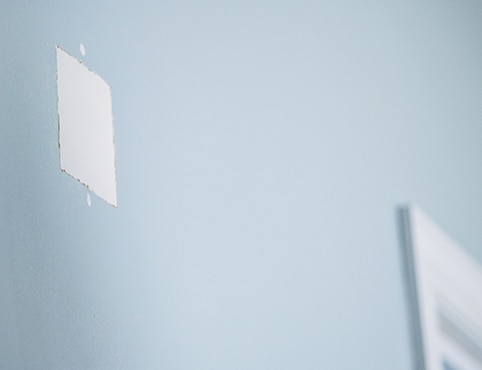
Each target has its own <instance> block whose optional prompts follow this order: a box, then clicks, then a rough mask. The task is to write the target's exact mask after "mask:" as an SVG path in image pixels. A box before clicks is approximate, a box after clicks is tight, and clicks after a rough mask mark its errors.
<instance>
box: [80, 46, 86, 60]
mask: <svg viewBox="0 0 482 370" xmlns="http://www.w3.org/2000/svg"><path fill="white" fill-rule="evenodd" d="M79 49H80V54H82V56H83V57H85V46H84V44H80V47H79Z"/></svg>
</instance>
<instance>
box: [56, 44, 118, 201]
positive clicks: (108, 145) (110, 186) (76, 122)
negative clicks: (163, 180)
mask: <svg viewBox="0 0 482 370" xmlns="http://www.w3.org/2000/svg"><path fill="white" fill-rule="evenodd" d="M57 92H58V110H59V148H60V165H61V168H62V170H63V171H65V172H66V173H68V174H69V175H71V176H73V177H74V178H76V179H77V180H79V181H80V182H81V183H82V184H84V185H85V186H86V187H87V188H88V189H89V190H91V191H93V192H94V193H95V194H97V195H98V196H100V197H101V198H103V199H104V200H105V201H106V202H108V203H109V204H111V205H113V206H115V207H117V192H116V176H115V148H114V130H113V126H112V99H111V92H110V87H109V85H107V83H106V82H105V81H104V80H103V79H102V78H101V77H100V76H98V75H97V74H95V73H94V72H93V71H91V70H89V69H88V68H87V67H85V66H84V65H83V64H82V62H80V61H78V60H77V59H76V58H74V57H72V56H70V55H69V54H67V53H66V52H65V51H64V50H62V49H61V48H60V47H58V46H57Z"/></svg>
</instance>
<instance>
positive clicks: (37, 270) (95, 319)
mask: <svg viewBox="0 0 482 370" xmlns="http://www.w3.org/2000/svg"><path fill="white" fill-rule="evenodd" d="M481 40H482V2H480V1H479V0H461V1H452V0H450V1H449V0H439V1H435V0H428V1H410V0H409V1H381V0H379V1H376V0H373V1H355V0H351V1H349V0H345V1H343V0H342V1H321V0H320V1H308V0H302V1H264V0H261V1H215V0H207V1H182V0H181V1H156V2H154V1H152V2H139V1H132V2H130V4H129V5H121V2H116V1H99V2H82V1H57V2H54V1H50V2H48V1H45V2H33V1H32V2H26V1H21V0H20V1H15V2H14V1H10V2H9V1H6V0H3V1H2V3H1V8H0V50H1V54H0V86H1V88H0V112H1V116H0V130H1V131H0V154H1V157H0V158H1V160H0V173H1V181H0V191H1V196H0V212H1V213H0V217H1V218H0V220H1V223H0V296H1V297H2V298H1V299H0V368H1V369H58V370H61V369H62V370H64V369H169V370H177V369H183V370H184V369H185V370H194V369H195V370H204V369H206V370H208V369H209V370H226V369H240V370H246V369H257V370H258V369H259V370H261V369H263V370H265V369H277V370H284V369H290V370H295V369H336V370H348V369H370V370H386V369H390V370H405V369H410V368H411V355H410V341H409V329H408V317H407V307H406V304H405V295H404V285H403V275H402V267H401V257H400V250H399V243H398V236H397V224H396V217H395V210H396V207H397V206H398V205H399V204H402V203H405V202H407V201H409V202H414V203H417V204H419V205H420V206H421V207H422V208H423V209H424V210H425V211H426V212H427V213H428V214H429V215H431V216H432V217H433V218H434V219H435V220H437V221H438V222H439V223H440V224H441V225H442V227H444V228H445V229H446V230H447V231H448V232H449V233H450V234H451V235H452V236H453V237H454V238H455V239H456V240H457V241H459V242H460V243H461V244H462V245H463V246H465V247H466V248H467V249H468V250H469V251H470V252H471V253H472V254H473V255H474V256H475V257H476V258H478V259H479V260H481V261H482V248H481V246H482V233H481V232H480V229H481V227H480V225H482V166H481V164H482V161H481V158H482V145H481V143H482V101H481V98H482V42H481ZM81 42H82V43H84V44H85V45H86V49H87V56H86V58H85V59H84V60H85V63H86V65H88V66H89V67H91V68H92V69H94V70H95V71H96V72H97V73H99V74H100V75H101V76H102V77H103V78H104V79H105V80H106V81H107V82H108V83H109V84H110V85H111V87H112V92H113V113H114V117H115V121H114V124H115V136H116V137H115V139H116V151H117V179H118V199H119V208H118V209H114V208H112V207H110V206H108V205H107V204H105V203H104V202H103V201H102V200H100V199H99V198H97V197H94V199H93V205H92V208H89V207H88V206H87V204H86V200H85V198H86V191H85V190H84V188H83V187H82V186H81V185H80V184H78V183H77V182H76V181H75V180H73V179H72V178H70V177H69V176H66V175H65V174H62V173H61V172H60V164H59V154H58V144H57V106H56V104H57V96H56V75H55V73H56V65H55V63H56V59H55V47H54V46H55V45H56V44H59V45H61V46H62V47H63V48H65V49H66V50H67V51H68V52H70V53H71V54H72V55H74V56H76V57H79V58H80V53H79V51H78V50H79V44H80V43H81Z"/></svg>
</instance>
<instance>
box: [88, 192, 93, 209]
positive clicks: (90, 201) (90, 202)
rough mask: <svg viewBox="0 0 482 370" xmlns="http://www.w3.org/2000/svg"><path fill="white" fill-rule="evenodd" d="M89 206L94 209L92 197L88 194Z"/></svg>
mask: <svg viewBox="0 0 482 370" xmlns="http://www.w3.org/2000/svg"><path fill="white" fill-rule="evenodd" d="M87 205H88V206H89V207H92V198H91V197H90V193H87Z"/></svg>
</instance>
